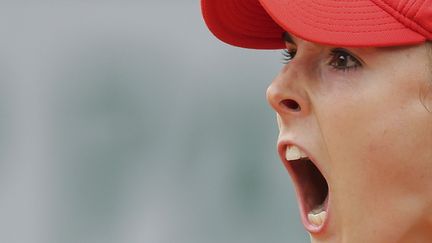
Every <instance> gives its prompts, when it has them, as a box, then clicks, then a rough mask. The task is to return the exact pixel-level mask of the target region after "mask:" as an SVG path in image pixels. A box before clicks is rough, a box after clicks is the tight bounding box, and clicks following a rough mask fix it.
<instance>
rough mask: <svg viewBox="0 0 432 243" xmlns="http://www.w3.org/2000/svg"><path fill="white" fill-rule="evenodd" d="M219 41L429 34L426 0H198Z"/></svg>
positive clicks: (346, 41) (366, 40)
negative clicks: (293, 36) (287, 33)
mask: <svg viewBox="0 0 432 243" xmlns="http://www.w3.org/2000/svg"><path fill="white" fill-rule="evenodd" d="M201 4H202V5H201V7H202V12H203V16H204V19H205V22H206V23H207V25H208V27H209V29H210V30H211V31H212V32H213V34H214V35H215V36H216V37H218V38H219V39H221V40H222V41H224V42H226V43H228V44H231V45H235V46H240V47H245V48H254V49H280V48H284V43H283V41H282V37H281V36H282V33H283V32H284V31H288V32H289V33H291V34H294V35H296V36H299V37H301V38H303V39H305V40H309V41H313V42H317V43H321V44H328V45H338V46H355V47H365V46H396V45H409V44H417V43H421V42H424V41H425V40H426V39H429V40H431V39H432V0H416V1H413V0H201Z"/></svg>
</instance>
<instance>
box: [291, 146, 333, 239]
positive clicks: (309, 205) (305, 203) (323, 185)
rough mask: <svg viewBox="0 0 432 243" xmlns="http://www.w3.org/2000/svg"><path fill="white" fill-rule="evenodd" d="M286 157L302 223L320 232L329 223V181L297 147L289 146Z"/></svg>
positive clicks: (313, 230)
mask: <svg viewBox="0 0 432 243" xmlns="http://www.w3.org/2000/svg"><path fill="white" fill-rule="evenodd" d="M284 155H285V160H284V162H285V165H286V167H287V169H288V171H289V173H290V175H291V177H292V179H293V181H294V184H295V186H296V192H297V199H298V201H299V206H300V211H301V216H302V221H303V223H304V225H305V227H306V228H307V229H308V230H309V231H310V232H318V231H320V230H322V228H323V226H324V224H325V223H326V221H328V220H327V218H328V199H329V186H328V183H327V180H326V179H325V177H324V176H323V174H322V173H321V171H320V170H319V169H318V167H317V166H316V164H315V163H314V162H313V161H312V160H311V159H310V158H309V157H308V156H307V155H306V154H305V153H304V152H303V151H302V150H300V149H299V148H298V147H297V146H293V145H292V146H287V147H286V149H284Z"/></svg>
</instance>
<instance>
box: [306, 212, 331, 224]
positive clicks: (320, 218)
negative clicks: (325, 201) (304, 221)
mask: <svg viewBox="0 0 432 243" xmlns="http://www.w3.org/2000/svg"><path fill="white" fill-rule="evenodd" d="M326 217H327V212H326V211H322V212H320V213H318V214H314V213H313V212H310V213H309V214H308V219H309V222H311V223H312V224H313V225H315V226H320V225H322V224H323V223H324V221H325V219H326Z"/></svg>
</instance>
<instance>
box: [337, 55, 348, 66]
mask: <svg viewBox="0 0 432 243" xmlns="http://www.w3.org/2000/svg"><path fill="white" fill-rule="evenodd" d="M346 62H347V58H346V56H342V55H341V56H339V66H345V65H346Z"/></svg>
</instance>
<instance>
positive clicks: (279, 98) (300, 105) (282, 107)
mask: <svg viewBox="0 0 432 243" xmlns="http://www.w3.org/2000/svg"><path fill="white" fill-rule="evenodd" d="M291 64H292V63H290V64H289V65H291ZM302 72H304V71H302V69H301V67H295V66H294V65H292V66H290V67H286V68H285V69H284V70H283V71H282V72H281V73H280V74H279V75H278V76H277V77H276V78H275V79H274V80H273V81H272V83H271V84H270V85H269V87H268V88H267V92H266V96H267V101H268V102H269V104H270V106H271V107H272V108H273V109H274V110H275V111H276V112H277V113H278V114H279V115H280V116H281V117H282V118H283V116H284V115H288V114H291V115H296V116H299V115H305V114H307V113H308V112H309V110H310V107H309V106H310V104H309V97H308V93H307V87H306V78H307V76H306V75H305V74H302Z"/></svg>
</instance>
